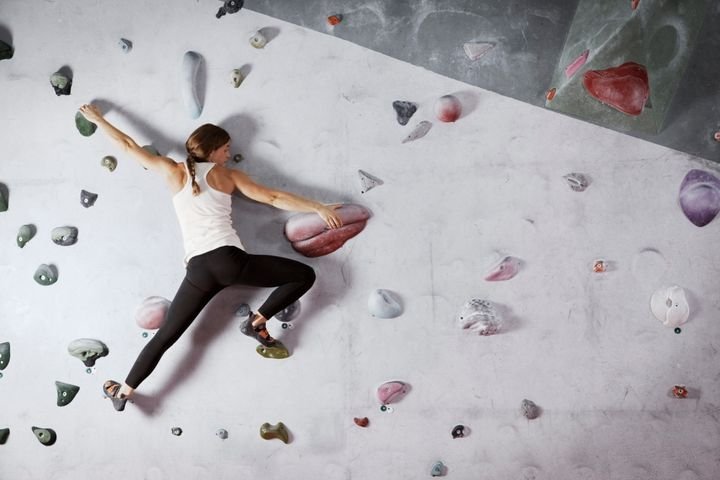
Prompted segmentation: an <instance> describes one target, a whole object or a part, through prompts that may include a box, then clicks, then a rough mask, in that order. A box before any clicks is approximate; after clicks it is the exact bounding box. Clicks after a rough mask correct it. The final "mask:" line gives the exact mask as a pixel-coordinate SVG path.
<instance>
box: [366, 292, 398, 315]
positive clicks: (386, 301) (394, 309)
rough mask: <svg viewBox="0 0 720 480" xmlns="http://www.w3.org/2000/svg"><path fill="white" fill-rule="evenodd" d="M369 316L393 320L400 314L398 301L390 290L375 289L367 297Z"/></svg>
mask: <svg viewBox="0 0 720 480" xmlns="http://www.w3.org/2000/svg"><path fill="white" fill-rule="evenodd" d="M368 310H369V311H370V315H372V316H373V317H378V318H395V317H398V316H400V315H401V314H402V311H403V308H402V305H401V304H400V299H399V298H398V297H397V295H396V294H394V293H393V292H391V291H390V290H383V289H377V290H373V291H372V292H370V296H369V297H368Z"/></svg>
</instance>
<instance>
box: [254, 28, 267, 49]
mask: <svg viewBox="0 0 720 480" xmlns="http://www.w3.org/2000/svg"><path fill="white" fill-rule="evenodd" d="M267 43H268V39H267V37H266V36H265V35H263V32H262V31H261V30H258V31H257V32H255V33H254V34H253V36H252V37H250V45H252V46H253V47H255V48H265V45H267Z"/></svg>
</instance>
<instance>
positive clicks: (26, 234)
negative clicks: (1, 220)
mask: <svg viewBox="0 0 720 480" xmlns="http://www.w3.org/2000/svg"><path fill="white" fill-rule="evenodd" d="M36 232H37V229H36V228H35V225H32V224H27V225H23V226H22V227H20V230H18V233H17V238H16V239H15V240H16V241H17V245H18V247H20V248H23V247H24V246H25V245H26V244H27V243H28V242H29V241H30V240H32V239H33V237H34V236H35V233H36Z"/></svg>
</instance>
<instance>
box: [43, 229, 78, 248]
mask: <svg viewBox="0 0 720 480" xmlns="http://www.w3.org/2000/svg"><path fill="white" fill-rule="evenodd" d="M77 236H78V229H77V227H70V226H67V225H66V226H64V227H55V228H53V230H52V232H50V238H52V241H53V243H55V244H56V245H61V246H63V247H67V246H70V245H75V243H77Z"/></svg>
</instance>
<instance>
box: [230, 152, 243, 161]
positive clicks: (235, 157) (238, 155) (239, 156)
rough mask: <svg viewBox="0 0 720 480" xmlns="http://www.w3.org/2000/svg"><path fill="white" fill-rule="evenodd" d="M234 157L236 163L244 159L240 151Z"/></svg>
mask: <svg viewBox="0 0 720 480" xmlns="http://www.w3.org/2000/svg"><path fill="white" fill-rule="evenodd" d="M232 158H233V162H235V163H240V162H242V160H243V156H242V155H240V154H239V153H236V154H235V155H233V157H232Z"/></svg>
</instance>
